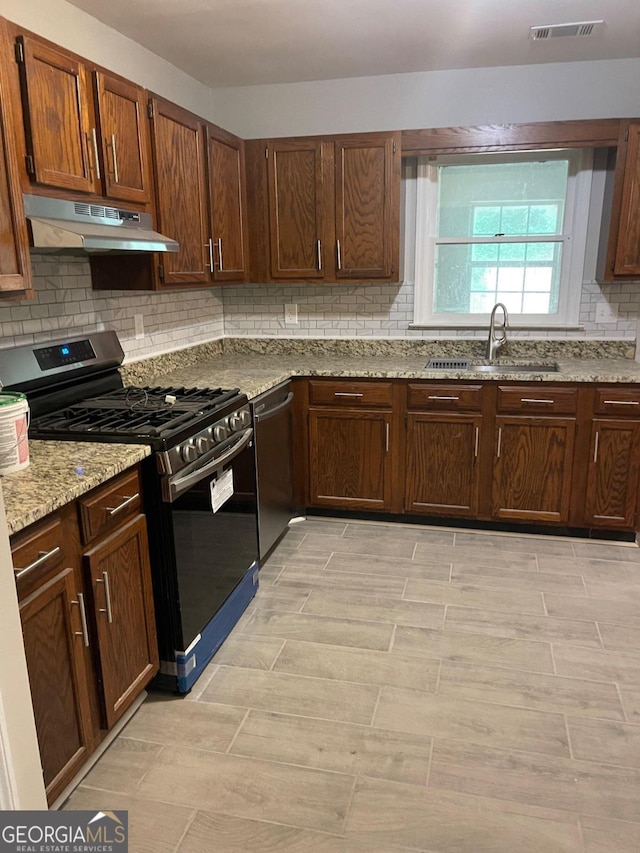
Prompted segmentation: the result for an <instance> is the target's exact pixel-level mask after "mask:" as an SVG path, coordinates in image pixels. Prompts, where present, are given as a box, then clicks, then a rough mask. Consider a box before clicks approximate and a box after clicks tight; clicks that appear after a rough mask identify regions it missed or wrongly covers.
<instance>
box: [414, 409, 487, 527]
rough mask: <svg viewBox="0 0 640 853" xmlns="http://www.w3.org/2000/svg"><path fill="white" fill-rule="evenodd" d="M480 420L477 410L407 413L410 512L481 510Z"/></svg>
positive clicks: (459, 513) (460, 513) (471, 512)
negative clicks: (479, 490) (479, 501)
mask: <svg viewBox="0 0 640 853" xmlns="http://www.w3.org/2000/svg"><path fill="white" fill-rule="evenodd" d="M481 420H482V419H481V418H480V416H478V415H475V416H474V415H455V414H417V413H409V415H408V416H407V450H406V483H405V509H406V511H407V512H419V513H422V514H425V515H456V516H475V515H477V512H478V472H479V466H478V450H479V447H480V424H481Z"/></svg>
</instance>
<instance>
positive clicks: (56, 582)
mask: <svg viewBox="0 0 640 853" xmlns="http://www.w3.org/2000/svg"><path fill="white" fill-rule="evenodd" d="M139 490H140V480H139V472H138V470H137V468H134V469H130V470H127V471H125V472H124V473H122V474H119V475H118V476H117V477H115V478H113V480H111V481H109V482H107V483H105V484H104V485H102V486H99V487H98V488H96V489H94V490H93V491H91V492H88V493H87V494H86V495H83V496H82V497H81V498H79V499H78V501H76V502H75V503H69V504H67V505H66V506H65V507H63V508H62V509H60V510H58V511H56V512H55V513H52V514H51V515H50V516H47V518H45V519H43V520H42V521H40V522H37V523H36V524H34V525H32V526H31V527H28V528H26V529H25V530H24V531H21V532H20V533H17V534H15V536H14V537H12V540H11V551H12V558H13V565H14V572H15V574H16V584H17V590H18V600H19V605H20V612H21V617H22V631H23V636H24V644H25V651H26V658H27V668H28V672H29V684H30V687H31V695H32V698H33V708H34V713H35V720H36V730H37V733H38V743H39V746H40V754H41V758H42V768H43V775H44V781H45V786H46V790H47V798H48V801H49V803H52V802H53V801H54V800H55V799H56V798H57V797H58V796H59V795H60V794H61V793H62V791H63V790H64V788H65V787H66V786H67V785H68V784H69V783H70V782H71V781H72V779H73V777H74V776H75V775H76V773H77V772H78V771H79V770H80V768H81V767H82V765H83V764H84V763H85V761H86V759H87V758H88V756H89V755H90V754H91V753H92V752H93V751H94V750H95V749H96V747H97V746H98V745H99V744H100V743H101V741H102V740H103V739H104V737H105V736H106V734H107V732H108V730H109V729H111V728H112V727H113V725H114V724H115V723H116V722H117V721H118V720H119V719H120V718H121V717H122V715H123V714H124V712H125V711H126V710H127V708H129V707H130V706H131V705H132V703H133V702H134V700H135V699H136V697H137V696H139V694H140V693H141V692H142V690H143V689H144V687H146V685H147V684H148V683H149V682H150V681H151V679H152V678H153V676H154V675H155V674H156V672H157V671H158V647H157V641H156V627H155V616H154V608H153V595H152V588H151V568H150V565H149V547H148V541H147V530H146V519H145V516H144V515H143V514H142V512H141V507H142V499H141V495H140V491H139ZM109 508H110V510H111V511H109ZM83 543H84V544H83Z"/></svg>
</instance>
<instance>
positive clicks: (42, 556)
mask: <svg viewBox="0 0 640 853" xmlns="http://www.w3.org/2000/svg"><path fill="white" fill-rule="evenodd" d="M59 553H60V546H59V545H56V547H55V548H52V549H51V550H50V551H39V552H38V557H37V558H36V559H35V560H34V561H33V563H29V565H28V566H25V567H24V569H14V570H13V571H14V574H15V576H16V580H18V578H21V577H23V576H24V575H26V574H27V572H32V571H33V570H34V569H37V568H38V566H41V565H42V564H43V563H46V561H47V560H48V559H49V557H55V555H56V554H59Z"/></svg>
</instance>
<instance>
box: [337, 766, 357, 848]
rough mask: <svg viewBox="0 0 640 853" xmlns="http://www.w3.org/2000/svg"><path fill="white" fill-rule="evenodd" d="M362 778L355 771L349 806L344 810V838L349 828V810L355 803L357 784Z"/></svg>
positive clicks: (342, 833) (342, 832)
mask: <svg viewBox="0 0 640 853" xmlns="http://www.w3.org/2000/svg"><path fill="white" fill-rule="evenodd" d="M359 778H360V774H359V773H355V774H354V776H353V785H352V786H351V792H350V794H349V800H348V802H347V807H346V809H345V810H344V817H343V818H342V831H341V833H340V834H341V836H342V837H343V838H344V837H345V833H346V830H347V821H348V819H349V812H350V811H351V805H352V803H353V798H354V797H355V795H356V786H357V784H358V779H359Z"/></svg>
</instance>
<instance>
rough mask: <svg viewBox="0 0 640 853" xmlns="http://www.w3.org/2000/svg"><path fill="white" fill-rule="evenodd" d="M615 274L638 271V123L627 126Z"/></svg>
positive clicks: (628, 273) (639, 163)
mask: <svg viewBox="0 0 640 853" xmlns="http://www.w3.org/2000/svg"><path fill="white" fill-rule="evenodd" d="M613 272H614V275H635V276H638V275H640V124H632V125H630V126H629V139H628V145H627V158H626V163H625V169H624V183H623V188H622V200H621V207H620V224H619V227H618V239H617V243H616V257H615V265H614V269H613Z"/></svg>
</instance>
